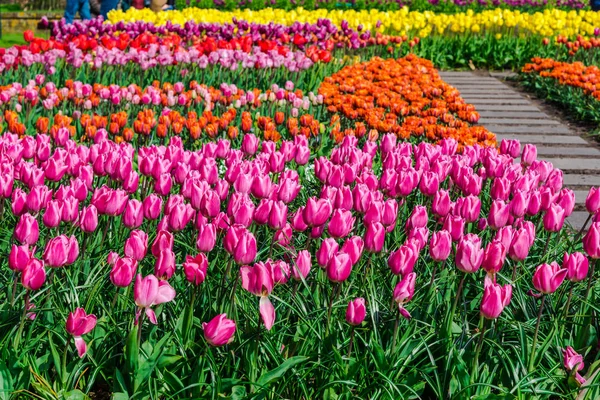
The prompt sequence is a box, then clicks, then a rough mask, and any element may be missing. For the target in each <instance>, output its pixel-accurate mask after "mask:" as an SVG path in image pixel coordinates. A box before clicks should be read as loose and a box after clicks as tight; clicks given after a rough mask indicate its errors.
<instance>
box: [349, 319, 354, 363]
mask: <svg viewBox="0 0 600 400" xmlns="http://www.w3.org/2000/svg"><path fill="white" fill-rule="evenodd" d="M354 330H355V328H354V326H352V331H351V332H350V344H349V345H348V358H350V355H351V354H352V347H353V346H354ZM348 365H350V361H349V360H348Z"/></svg>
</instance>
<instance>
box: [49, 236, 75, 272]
mask: <svg viewBox="0 0 600 400" xmlns="http://www.w3.org/2000/svg"><path fill="white" fill-rule="evenodd" d="M78 256H79V244H78V243H77V239H76V238H75V236H71V237H70V238H67V237H66V236H65V235H60V236H58V237H55V238H52V239H50V240H49V241H48V243H46V248H45V250H44V263H45V264H46V265H47V266H49V267H53V268H57V267H63V266H65V265H69V264H72V263H73V262H75V260H76V259H77V257H78Z"/></svg>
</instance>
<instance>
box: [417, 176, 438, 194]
mask: <svg viewBox="0 0 600 400" xmlns="http://www.w3.org/2000/svg"><path fill="white" fill-rule="evenodd" d="M439 187H440V178H439V176H438V174H436V173H435V172H432V171H427V172H425V173H423V176H422V177H421V182H420V183H419V189H420V190H421V193H423V194H424V195H425V196H433V195H434V194H435V193H436V192H437V191H438V189H439Z"/></svg>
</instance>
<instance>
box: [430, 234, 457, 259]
mask: <svg viewBox="0 0 600 400" xmlns="http://www.w3.org/2000/svg"><path fill="white" fill-rule="evenodd" d="M451 250H452V237H451V236H450V233H449V232H448V231H444V230H441V231H437V232H433V234H432V235H431V240H430V241H429V255H430V256H431V258H432V259H433V260H434V261H438V262H439V261H445V260H446V259H447V258H448V256H449V255H450V251H451Z"/></svg>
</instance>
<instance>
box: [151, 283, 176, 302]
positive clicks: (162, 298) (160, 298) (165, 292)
mask: <svg viewBox="0 0 600 400" xmlns="http://www.w3.org/2000/svg"><path fill="white" fill-rule="evenodd" d="M175 294H176V293H175V289H173V288H172V287H171V285H169V282H167V281H160V282H159V284H158V291H157V293H156V297H155V298H154V304H162V303H167V302H169V301H171V300H173V299H174V298H175Z"/></svg>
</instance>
